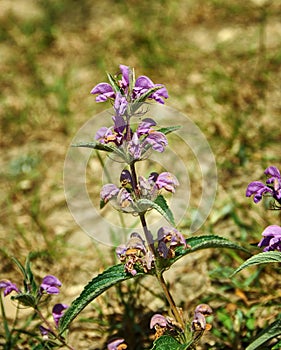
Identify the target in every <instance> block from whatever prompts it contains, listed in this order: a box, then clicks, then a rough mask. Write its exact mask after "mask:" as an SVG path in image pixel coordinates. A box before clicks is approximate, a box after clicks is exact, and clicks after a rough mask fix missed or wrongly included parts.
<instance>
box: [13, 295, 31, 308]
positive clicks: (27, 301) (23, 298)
mask: <svg viewBox="0 0 281 350" xmlns="http://www.w3.org/2000/svg"><path fill="white" fill-rule="evenodd" d="M11 299H12V300H17V301H18V302H19V303H20V304H22V305H24V306H28V307H35V306H36V299H35V297H34V296H33V295H32V294H29V293H21V294H17V295H12V296H11Z"/></svg>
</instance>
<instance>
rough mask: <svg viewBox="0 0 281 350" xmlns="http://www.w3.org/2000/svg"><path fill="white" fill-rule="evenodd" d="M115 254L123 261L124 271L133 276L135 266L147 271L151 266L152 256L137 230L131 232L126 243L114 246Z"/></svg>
mask: <svg viewBox="0 0 281 350" xmlns="http://www.w3.org/2000/svg"><path fill="white" fill-rule="evenodd" d="M116 254H117V256H118V258H119V259H120V261H121V262H124V263H125V271H126V272H128V273H130V274H132V275H133V276H135V275H136V274H137V268H141V269H142V270H143V271H144V272H148V271H149V270H151V268H152V267H153V263H154V256H153V255H152V254H151V252H150V251H149V250H147V248H146V247H145V242H144V240H143V239H142V237H141V236H140V235H139V234H138V233H137V232H133V233H132V234H131V236H130V239H129V241H128V243H127V244H126V245H124V244H122V245H120V246H119V247H117V248H116Z"/></svg>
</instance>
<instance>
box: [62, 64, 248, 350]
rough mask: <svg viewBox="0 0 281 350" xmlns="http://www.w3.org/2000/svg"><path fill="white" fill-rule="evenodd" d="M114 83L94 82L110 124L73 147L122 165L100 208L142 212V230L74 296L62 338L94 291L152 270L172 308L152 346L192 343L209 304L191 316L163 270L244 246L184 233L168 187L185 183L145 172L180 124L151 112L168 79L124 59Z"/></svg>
mask: <svg viewBox="0 0 281 350" xmlns="http://www.w3.org/2000/svg"><path fill="white" fill-rule="evenodd" d="M107 76H108V80H109V83H106V82H102V83H100V84H98V85H96V86H95V87H94V88H93V89H92V90H91V94H93V95H95V96H96V102H98V103H100V102H105V101H110V102H111V104H112V106H113V116H112V118H111V119H112V122H113V123H112V125H111V126H109V127H108V126H102V127H101V128H99V129H98V130H97V131H96V134H95V136H94V141H91V142H78V143H75V144H74V145H73V146H74V147H86V148H91V149H95V150H97V151H102V152H106V153H107V154H108V155H109V156H110V158H111V160H113V161H117V162H119V163H124V168H123V170H122V171H121V172H120V176H119V184H118V183H106V184H104V185H103V186H102V188H101V191H100V208H101V209H103V208H104V207H105V206H107V205H108V203H110V204H111V205H112V207H113V209H114V210H117V211H119V212H120V213H121V214H124V215H134V216H137V217H138V218H139V221H140V223H141V227H142V233H140V232H132V233H131V234H130V236H129V238H128V241H127V242H126V243H125V244H121V245H119V246H118V247H117V248H116V254H117V257H118V259H119V260H120V263H119V264H117V265H114V266H111V267H110V268H108V269H107V270H105V271H104V272H103V273H101V274H99V275H98V276H96V277H94V279H93V280H92V281H90V282H89V283H88V285H87V286H85V288H84V290H83V291H82V293H81V294H80V296H79V297H78V298H77V299H75V300H74V301H73V303H72V304H71V305H70V307H69V308H68V309H67V310H66V312H65V313H64V315H63V317H62V318H61V320H60V322H59V330H60V334H61V336H63V335H64V334H65V332H66V330H67V329H68V327H69V325H70V324H71V322H72V321H73V320H74V319H75V318H76V317H77V315H78V314H79V313H80V312H81V311H82V310H83V309H84V308H85V307H86V306H87V305H88V304H89V303H90V302H92V301H93V300H94V299H95V298H96V297H97V296H99V295H100V294H102V293H103V292H105V291H106V290H107V289H109V288H110V287H112V286H113V285H115V284H117V283H120V282H122V281H125V280H127V279H132V278H137V277H139V276H145V275H151V276H154V277H155V279H156V281H157V282H158V284H159V285H160V286H161V288H162V291H163V295H164V296H165V298H166V300H167V302H168V304H169V306H170V310H168V313H169V314H170V316H166V315H165V316H164V315H160V314H156V315H154V316H153V317H152V319H151V323H150V327H151V329H154V330H155V342H154V346H153V349H160V348H163V347H164V348H167V347H169V349H194V348H195V346H196V343H197V342H198V341H199V340H200V338H201V336H202V335H203V333H204V332H205V331H206V330H208V329H210V325H209V324H208V323H207V321H206V318H208V317H209V315H210V314H211V313H212V309H211V307H210V306H209V305H205V304H202V305H201V306H200V305H199V306H198V307H197V308H196V310H195V312H194V318H193V320H188V319H187V318H186V316H185V313H184V312H183V310H181V309H180V308H178V307H177V306H176V303H175V301H174V299H173V296H172V293H171V291H170V290H169V288H168V285H167V283H166V281H165V278H164V276H163V274H164V272H165V271H166V270H168V269H169V268H170V267H171V266H172V265H173V263H175V262H176V261H177V260H179V259H181V258H182V257H184V256H185V255H187V254H190V253H192V252H194V251H197V250H200V249H206V248H231V249H240V250H245V249H243V248H242V247H240V246H239V245H237V244H235V243H233V242H231V241H229V240H227V239H225V238H223V237H219V236H216V235H202V236H192V237H188V238H186V237H185V236H184V234H183V233H182V232H180V231H179V230H178V228H177V227H176V223H175V219H174V215H173V212H172V210H171V209H170V206H169V203H168V201H167V199H166V198H165V192H166V193H167V192H168V193H171V194H173V193H175V192H176V189H177V188H178V187H179V186H180V183H179V181H178V179H177V177H176V175H175V174H172V173H171V172H169V171H166V170H165V171H162V172H156V171H152V172H150V173H148V174H141V173H139V171H138V167H137V164H138V163H139V162H145V161H146V160H148V159H149V157H150V155H151V153H152V152H158V153H163V152H165V150H166V149H167V147H168V139H167V135H168V134H169V133H171V132H177V130H179V128H180V127H179V126H173V125H172V126H168V127H167V126H166V127H159V126H158V123H157V121H156V120H154V118H153V116H151V115H147V114H148V111H149V108H148V106H149V103H150V102H151V101H154V102H156V103H159V104H161V105H163V104H164V103H165V99H167V98H168V92H167V89H166V87H165V86H164V85H162V84H154V83H153V82H152V81H151V79H149V78H148V77H146V76H139V77H137V78H135V72H134V70H133V69H131V68H130V67H127V66H125V65H120V74H118V75H116V76H113V75H111V74H107ZM152 210H155V211H157V212H158V214H160V215H161V216H162V217H163V218H164V219H165V220H166V222H167V224H166V225H164V226H160V227H158V229H157V230H156V232H153V231H151V229H150V227H149V217H148V214H149V212H151V211H152ZM114 336H116V337H115V338H114V339H113V340H112V342H110V343H109V344H108V349H111V350H112V349H119V350H120V349H125V348H126V347H127V345H126V340H124V339H123V338H120V337H118V334H116V335H114Z"/></svg>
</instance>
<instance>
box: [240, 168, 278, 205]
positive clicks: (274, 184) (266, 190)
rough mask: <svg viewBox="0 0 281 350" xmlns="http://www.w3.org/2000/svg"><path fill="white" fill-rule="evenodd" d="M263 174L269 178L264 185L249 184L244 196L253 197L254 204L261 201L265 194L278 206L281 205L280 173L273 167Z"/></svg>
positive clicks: (257, 182) (259, 182)
mask: <svg viewBox="0 0 281 350" xmlns="http://www.w3.org/2000/svg"><path fill="white" fill-rule="evenodd" d="M264 174H265V175H267V176H268V177H269V178H268V179H267V180H266V184H264V183H262V182H261V181H253V182H251V183H250V184H249V185H248V187H247V190H246V196H247V197H251V196H253V200H254V202H255V203H258V202H260V201H261V199H262V197H263V196H264V195H265V194H269V195H270V196H271V197H272V198H274V199H275V200H276V201H277V202H278V203H279V204H281V175H280V171H279V170H278V169H277V168H276V167H275V166H270V167H268V168H267V169H266V170H265V171H264Z"/></svg>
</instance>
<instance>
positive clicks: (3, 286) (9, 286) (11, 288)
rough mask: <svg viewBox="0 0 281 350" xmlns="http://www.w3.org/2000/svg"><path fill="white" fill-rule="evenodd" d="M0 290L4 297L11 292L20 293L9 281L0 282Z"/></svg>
mask: <svg viewBox="0 0 281 350" xmlns="http://www.w3.org/2000/svg"><path fill="white" fill-rule="evenodd" d="M0 289H4V297H6V296H7V295H9V294H10V293H12V292H13V291H14V292H17V293H20V290H19V289H18V287H17V286H16V285H15V284H14V283H12V282H11V281H9V280H6V281H0Z"/></svg>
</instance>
